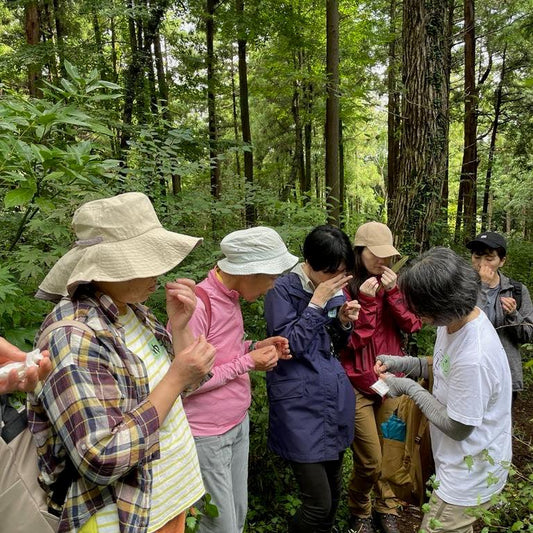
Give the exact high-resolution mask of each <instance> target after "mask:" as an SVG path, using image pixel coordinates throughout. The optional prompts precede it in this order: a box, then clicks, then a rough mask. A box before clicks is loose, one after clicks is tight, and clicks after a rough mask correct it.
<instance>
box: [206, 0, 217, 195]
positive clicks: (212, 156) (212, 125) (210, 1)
mask: <svg viewBox="0 0 533 533" xmlns="http://www.w3.org/2000/svg"><path fill="white" fill-rule="evenodd" d="M216 4H217V0H206V8H205V34H206V45H207V56H206V67H207V113H208V128H209V160H210V162H211V171H210V180H211V195H212V196H213V198H220V193H221V183H220V162H219V160H218V128H217V113H216V95H215V51H214V39H215V21H214V15H215V8H216Z"/></svg>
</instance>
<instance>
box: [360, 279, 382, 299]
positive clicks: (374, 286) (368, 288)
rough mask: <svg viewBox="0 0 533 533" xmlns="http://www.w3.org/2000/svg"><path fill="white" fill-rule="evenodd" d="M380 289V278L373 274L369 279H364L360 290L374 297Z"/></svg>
mask: <svg viewBox="0 0 533 533" xmlns="http://www.w3.org/2000/svg"><path fill="white" fill-rule="evenodd" d="M378 289H379V281H378V278H376V277H375V276H372V277H371V278H368V279H367V280H365V281H363V283H361V286H360V287H359V292H361V293H363V294H364V295H365V296H370V297H372V298H374V297H375V296H376V293H377V292H378Z"/></svg>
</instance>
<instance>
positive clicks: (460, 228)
mask: <svg viewBox="0 0 533 533" xmlns="http://www.w3.org/2000/svg"><path fill="white" fill-rule="evenodd" d="M464 27H465V30H464V41H465V47H464V57H465V85H464V87H465V90H464V92H465V115H464V146H463V162H462V165H461V181H460V187H459V194H460V196H461V197H462V198H461V202H460V205H461V208H462V209H461V211H459V209H458V210H457V220H456V224H455V240H456V242H458V241H459V240H460V236H461V234H462V236H463V240H464V241H465V242H466V241H469V240H471V239H473V238H474V236H475V234H476V212H477V192H476V190H477V165H478V158H477V89H476V43H475V18H474V0H464Z"/></svg>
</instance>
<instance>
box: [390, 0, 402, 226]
mask: <svg viewBox="0 0 533 533" xmlns="http://www.w3.org/2000/svg"><path fill="white" fill-rule="evenodd" d="M389 16H390V35H391V37H390V39H391V41H390V43H389V68H388V71H387V92H388V95H389V101H388V104H387V148H388V149H387V216H388V218H390V217H391V209H392V206H393V205H394V195H395V192H396V182H397V179H398V157H399V153H400V92H399V90H398V69H399V61H398V46H399V44H400V43H399V38H398V36H397V18H398V13H397V6H396V0H391V3H390V11H389Z"/></svg>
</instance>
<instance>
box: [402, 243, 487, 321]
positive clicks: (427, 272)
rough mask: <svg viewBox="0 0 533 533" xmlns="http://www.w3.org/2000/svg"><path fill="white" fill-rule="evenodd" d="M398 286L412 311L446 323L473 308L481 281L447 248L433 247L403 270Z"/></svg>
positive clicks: (459, 317) (469, 266)
mask: <svg viewBox="0 0 533 533" xmlns="http://www.w3.org/2000/svg"><path fill="white" fill-rule="evenodd" d="M399 285H400V288H401V290H402V292H403V293H404V296H405V299H406V302H407V305H408V307H409V308H410V309H411V310H412V311H413V312H415V313H416V314H417V315H419V316H421V317H426V318H429V319H431V320H432V321H433V322H434V323H435V324H437V325H447V324H449V323H451V322H453V321H454V320H457V319H461V318H463V317H465V316H466V315H468V314H469V313H470V312H471V311H472V310H473V309H474V307H475V306H476V302H477V298H478V293H479V289H480V286H481V281H480V278H479V274H478V273H477V272H476V271H475V270H474V269H473V268H472V265H471V264H470V263H468V262H467V261H465V260H464V259H463V258H462V257H460V256H458V255H457V254H456V253H455V252H454V251H452V250H450V249H449V248H443V247H436V248H432V249H431V250H429V251H428V252H425V253H424V254H422V255H421V256H420V257H418V258H417V259H416V260H415V261H414V262H413V264H412V265H411V266H410V268H408V269H406V270H405V271H404V272H403V274H402V275H401V276H400V279H399Z"/></svg>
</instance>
